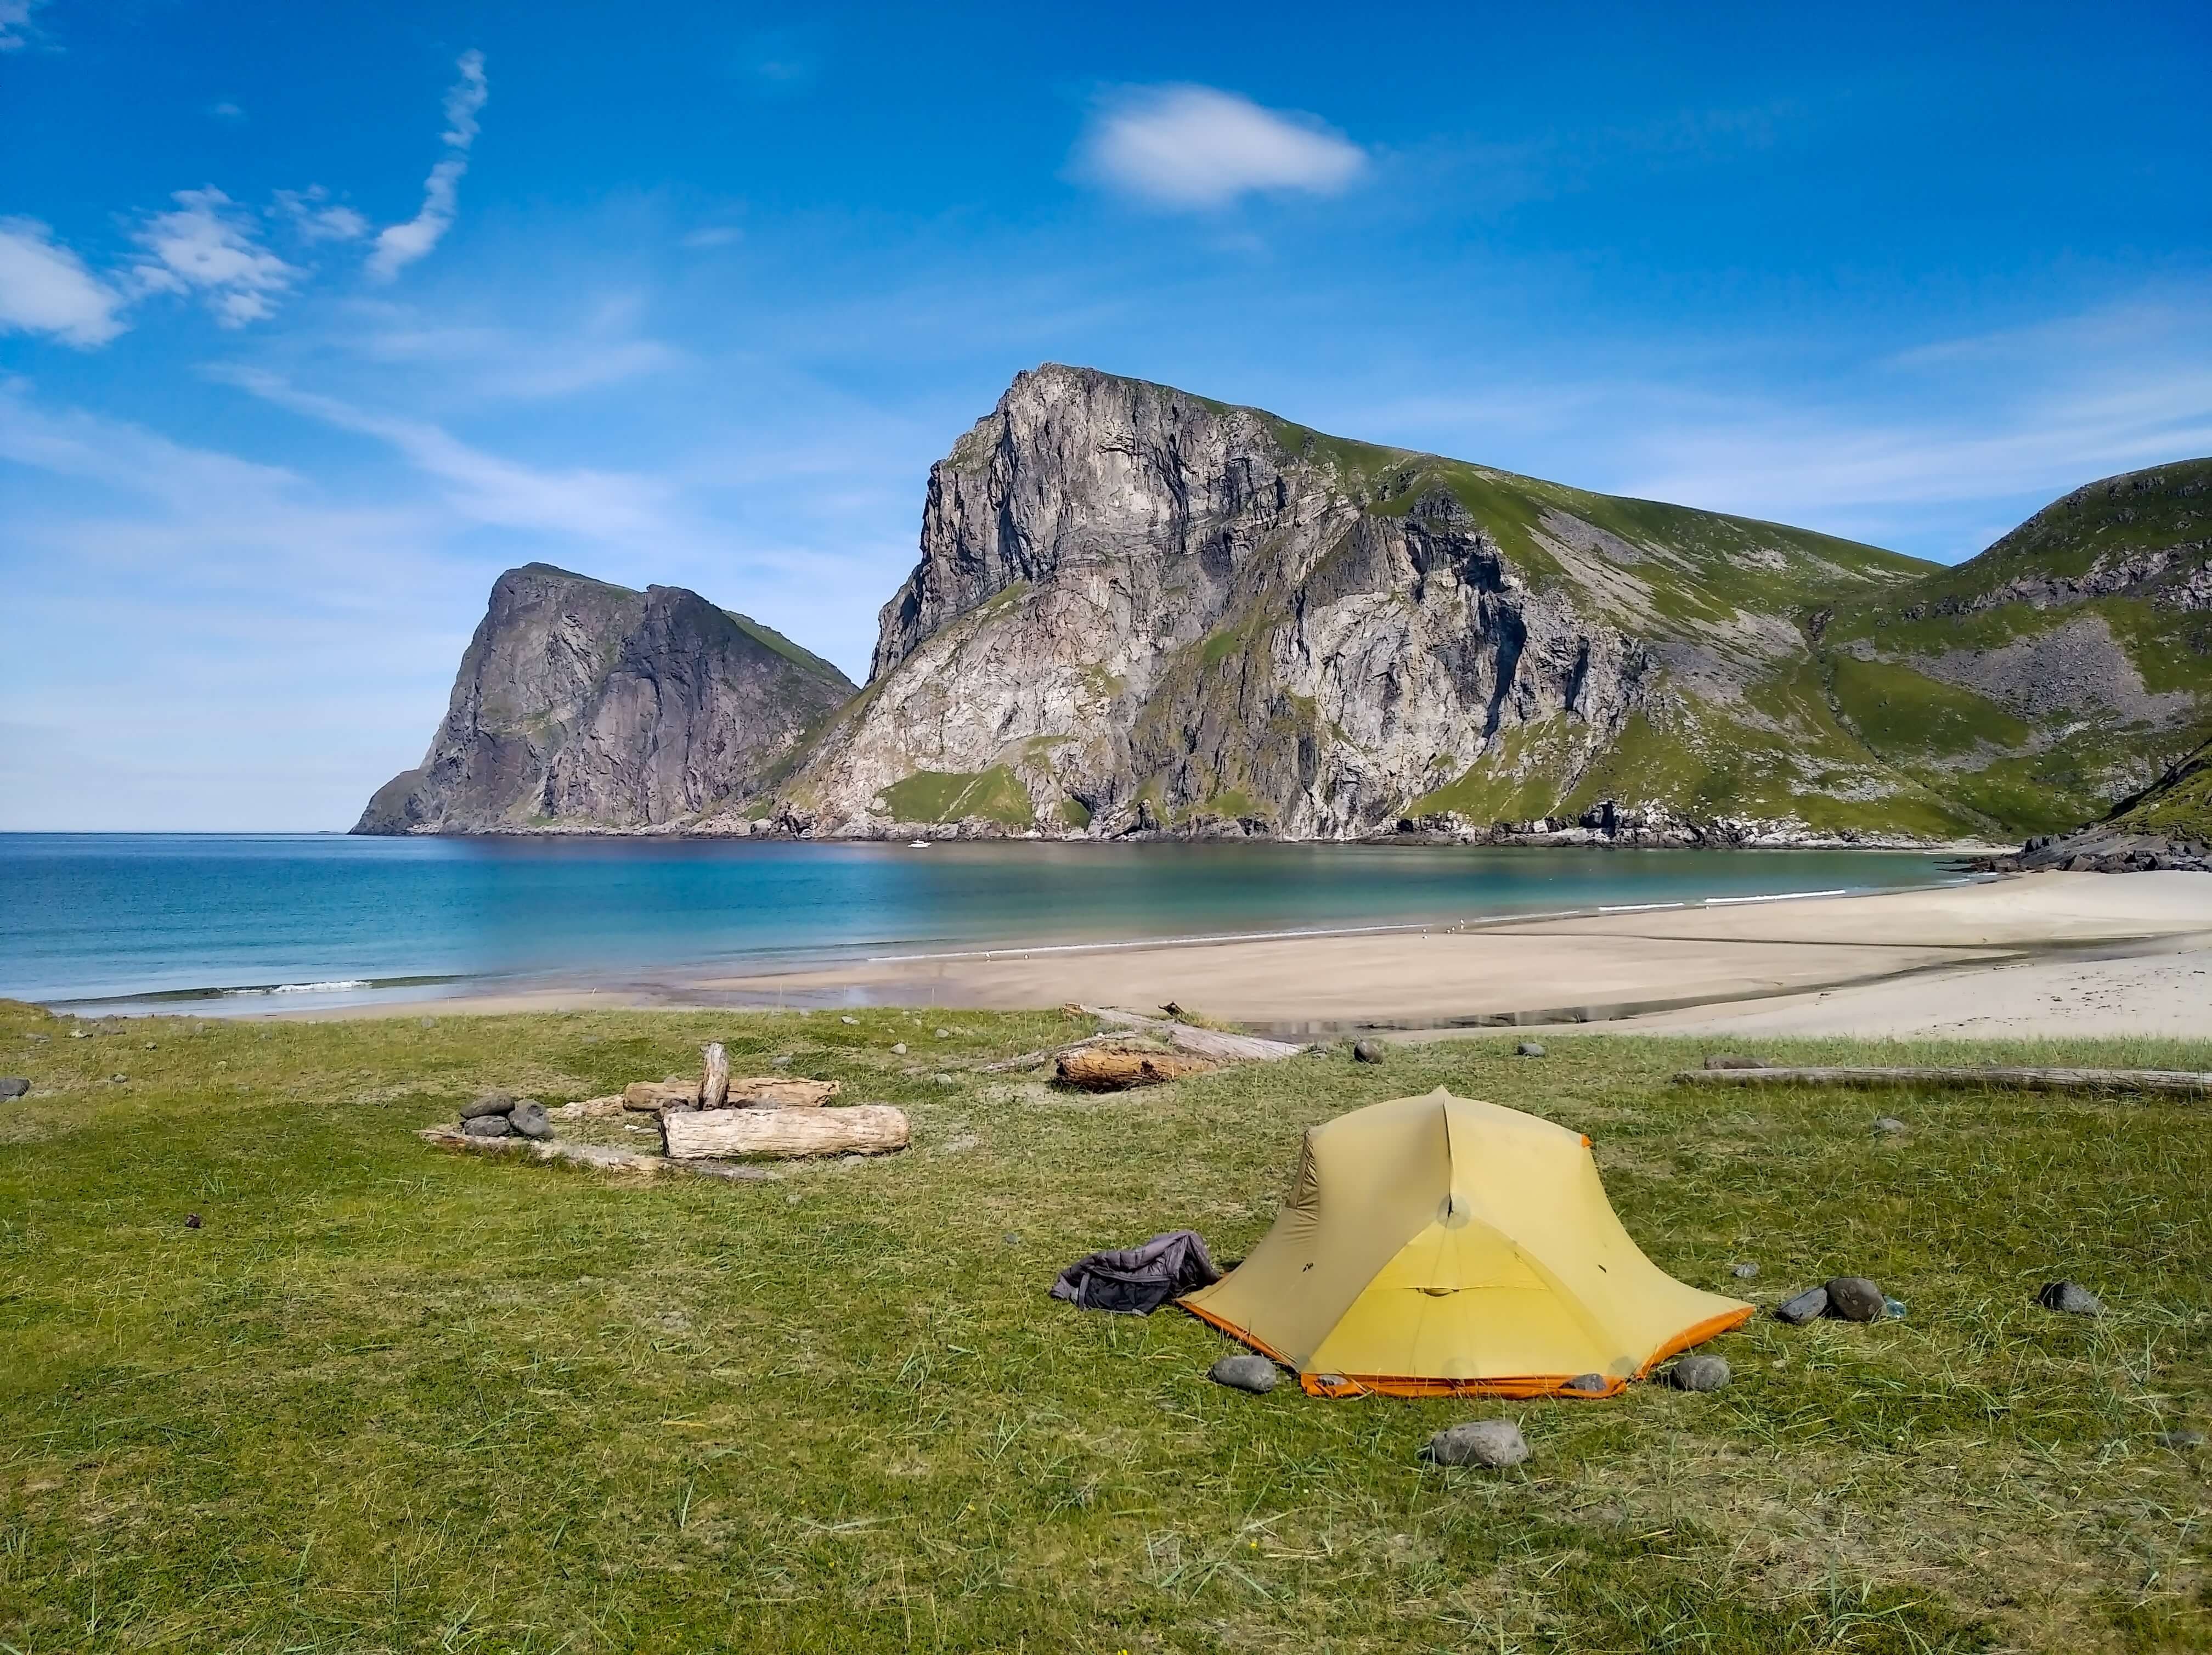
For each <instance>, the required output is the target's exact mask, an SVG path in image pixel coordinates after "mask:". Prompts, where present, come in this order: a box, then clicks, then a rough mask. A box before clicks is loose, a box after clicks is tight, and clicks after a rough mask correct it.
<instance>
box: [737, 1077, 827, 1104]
mask: <svg viewBox="0 0 2212 1655" xmlns="http://www.w3.org/2000/svg"><path fill="white" fill-rule="evenodd" d="M843 1090H844V1082H843V1081H842V1080H807V1079H806V1078H805V1076H803V1075H798V1074H748V1075H746V1076H745V1077H744V1079H742V1080H732V1081H731V1082H730V1089H729V1095H728V1097H727V1098H726V1099H725V1100H724V1101H725V1102H726V1104H727V1106H728V1107H730V1108H732V1109H740V1108H742V1109H819V1108H821V1107H822V1105H823V1104H826V1103H828V1102H829V1100H830V1099H831V1098H835V1097H836V1095H837V1094H838V1093H839V1092H842V1091H843Z"/></svg>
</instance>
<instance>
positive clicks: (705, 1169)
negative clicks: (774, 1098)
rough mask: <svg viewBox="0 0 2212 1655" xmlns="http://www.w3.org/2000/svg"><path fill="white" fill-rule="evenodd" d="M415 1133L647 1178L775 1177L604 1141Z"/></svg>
mask: <svg viewBox="0 0 2212 1655" xmlns="http://www.w3.org/2000/svg"><path fill="white" fill-rule="evenodd" d="M416 1136H417V1137H419V1138H421V1139H422V1141H423V1142H425V1143H427V1144H431V1145H434V1146H435V1147H437V1148H440V1149H450V1150H456V1151H458V1152H459V1153H463V1154H468V1155H519V1156H521V1157H523V1158H525V1159H529V1160H533V1161H574V1162H576V1163H578V1164H579V1165H584V1166H592V1167H597V1168H598V1169H599V1171H603V1172H630V1173H635V1174H637V1175H638V1176H640V1177H648V1178H650V1177H659V1176H660V1175H661V1174H662V1173H664V1172H681V1173H684V1174H687V1175H689V1176H690V1177H702V1178H730V1179H737V1180H741V1181H749V1182H757V1181H758V1180H760V1179H762V1178H773V1177H777V1176H779V1175H778V1174H776V1173H775V1172H773V1171H770V1170H769V1169H768V1168H767V1167H764V1166H731V1165H723V1164H720V1163H717V1162H714V1161H676V1160H671V1159H669V1158H668V1157H667V1156H665V1155H641V1154H637V1153H634V1152H632V1151H630V1150H627V1149H613V1148H610V1147H607V1146H606V1145H605V1144H577V1143H564V1142H562V1141H561V1140H559V1139H557V1138H556V1139H555V1140H554V1141H551V1142H550V1143H533V1142H532V1141H531V1140H529V1139H528V1138H471V1137H466V1136H464V1135H462V1134H460V1133H459V1132H455V1131H453V1129H451V1128H448V1127H439V1126H434V1127H427V1128H425V1129H423V1130H422V1131H421V1132H419V1133H417V1134H416Z"/></svg>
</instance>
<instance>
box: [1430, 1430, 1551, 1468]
mask: <svg viewBox="0 0 2212 1655" xmlns="http://www.w3.org/2000/svg"><path fill="white" fill-rule="evenodd" d="M1421 1457H1422V1458H1424V1459H1425V1460H1427V1461H1428V1462H1429V1463H1431V1464H1433V1465H1480V1466H1486V1467H1488V1468H1489V1469H1492V1470H1493V1471H1494V1470H1498V1469H1503V1468H1504V1467H1505V1466H1508V1465H1518V1464H1520V1463H1522V1461H1523V1460H1525V1459H1527V1458H1528V1439H1527V1438H1525V1437H1523V1436H1522V1434H1521V1427H1519V1426H1517V1425H1516V1424H1514V1423H1513V1421H1510V1420H1471V1421H1468V1423H1467V1424H1465V1425H1455V1426H1449V1427H1445V1428H1444V1429H1443V1430H1442V1431H1439V1432H1437V1433H1436V1435H1434V1436H1433V1437H1431V1438H1430V1439H1429V1441H1428V1445H1427V1446H1426V1447H1425V1448H1424V1449H1422V1450H1421Z"/></svg>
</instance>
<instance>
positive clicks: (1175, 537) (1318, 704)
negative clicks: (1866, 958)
mask: <svg viewBox="0 0 2212 1655" xmlns="http://www.w3.org/2000/svg"><path fill="white" fill-rule="evenodd" d="M1927 567H1928V566H1926V565H1923V564H1917V563H1913V562H1912V561H1911V560H1909V559H1905V558H1900V557H1895V556H1893V555H1892V554H1889V553H1886V552H1881V551H1875V550H1874V549H1872V548H1869V547H1864V546H1858V545H1851V544H1850V543H1848V542H1844V541H1838V540H1834V539H1831V538H1826V537H1824V536H1820V535H1815V534H1811V533H1808V532H1804V531H1801V530H1794V529H1789V528H1784V527H1781V526H1776V525H1771V524H1762V523H1753V522H1749V521H1747V520H1741V519H1734V518H1728V517H1723V516H1719V515H1717V514H1711V513H1703V512H1694V511H1688V510H1686V509H1683V508H1676V507H1668V506H1661V505H1656V504H1653V503H1650V502H1637V501H1622V500H1613V499H1609V498H1607V497H1606V496H1596V495H1590V494H1587V493H1584V492H1583V491H1580V490H1571V489H1565V488H1562V487H1559V485H1557V484H1548V483H1542V482H1540V481H1537V480H1536V479H1533V478H1519V477H1515V476H1511V475H1510V474H1507V473H1504V472H1494V471H1490V470H1486V469H1485V468H1482V467H1479V466H1474V465H1466V464H1463V463H1461V462H1457V461H1452V460H1446V459H1437V457H1435V456H1431V455H1425V454H1419V453H1408V452H1405V451H1401V450H1395V449H1387V448H1379V447H1371V446H1370V445H1366V444H1363V443H1357V442H1350V441H1343V440H1341V439H1337V438H1332V437H1328V436H1324V435H1321V434H1319V433H1317V432H1314V431H1310V430H1308V429H1304V428H1302V427H1298V426H1295V425H1291V424H1290V423H1286V422H1285V421H1282V420H1279V419H1277V418H1275V417H1273V416H1272V415H1268V414H1266V413H1263V412H1261V411H1258V410H1255V409H1249V408H1238V407H1231V406H1228V405H1223V404H1219V403H1215V402H1210V401H1208V400H1206V399H1202V398H1198V397H1194V396H1191V395H1188V394H1187V393H1185V392H1179V391H1175V390H1172V389H1170V388H1168V387H1165V386H1155V385H1150V384H1146V383H1143V382H1141V381H1137V380H1125V379H1119V378H1115V377H1114V376H1111V375H1109V374H1100V373H1097V372H1093V371H1091V370H1087V369H1080V368H1059V367H1050V366H1048V367H1046V368H1040V369H1038V370H1036V372H1034V373H1029V374H1023V375H1022V376H1021V377H1020V378H1018V380H1016V381H1015V382H1014V384H1013V386H1012V388H1011V389H1010V390H1008V392H1006V396H1005V397H1004V398H1003V399H1001V400H1000V404H999V406H998V407H997V409H996V410H995V411H994V412H993V413H992V414H991V415H989V416H988V417H987V418H985V419H984V420H982V421H981V423H978V424H977V425H976V426H975V429H973V430H971V431H970V432H969V433H968V435H965V436H964V437H963V438H962V439H961V440H960V441H959V442H958V443H957V445H955V447H954V448H953V450H952V452H951V454H950V455H949V456H948V457H947V458H946V459H944V460H943V461H940V462H939V464H938V465H936V466H935V467H933V469H932V472H931V474H930V480H929V491H928V497H927V504H926V507H925V509H924V514H923V520H922V534H921V558H920V561H919V563H918V564H917V566H916V567H915V570H914V573H913V574H912V575H910V576H909V577H908V581H906V583H905V585H904V586H903V587H901V589H900V590H899V592H898V593H896V595H895V596H894V597H893V598H892V599H891V601H890V603H889V604H887V605H884V610H883V611H882V615H881V617H880V621H879V635H878V642H877V646H876V651H875V658H874V666H873V671H872V676H871V682H870V685H869V687H868V690H867V691H866V692H865V694H864V695H863V696H862V697H860V698H859V699H858V700H857V701H855V702H854V703H853V705H851V706H850V707H848V709H846V711H845V713H844V714H843V715H842V716H841V717H840V718H839V719H838V720H837V721H836V722H835V724H834V725H833V726H832V727H830V729H829V731H828V732H827V733H826V734H825V736H824V737H823V740H822V742H821V743H820V745H818V746H817V748H816V749H815V751H814V753H813V756H812V757H811V758H810V759H809V760H808V761H807V763H806V764H805V765H804V766H803V767H802V769H801V770H799V773H798V774H797V775H796V776H794V777H793V780H792V781H791V782H790V783H789V784H788V786H787V788H786V789H785V790H784V794H783V800H784V802H785V804H786V805H787V806H788V807H789V810H790V812H791V818H792V819H797V820H802V821H806V822H810V823H811V825H812V827H813V831H817V832H847V833H867V832H874V831H884V830H885V829H886V828H887V827H888V826H889V825H890V824H897V823H921V822H942V821H948V820H957V819H963V818H974V819H975V820H978V821H981V822H990V823H995V824H997V825H999V826H1000V827H1003V828H1007V829H1016V830H1020V829H1027V828H1029V827H1030V826H1033V825H1034V826H1037V827H1040V828H1042V829H1043V830H1045V831H1089V832H1092V833H1109V832H1117V831H1126V830H1127V829H1130V828H1133V827H1139V828H1149V827H1164V828H1171V829H1180V830H1183V831H1201V832H1203V831H1253V832H1261V831H1264V832H1271V833H1277V834H1283V835H1287V836H1294V837H1346V836H1352V835H1357V834H1361V833H1365V832H1370V831H1375V830H1376V829H1378V828H1388V827H1389V825H1391V824H1393V823H1395V821H1396V820H1397V819H1398V818H1400V817H1401V816H1403V815H1407V814H1411V815H1415V816H1421V815H1439V814H1447V813H1452V812H1456V813H1459V814H1461V815H1463V816H1465V817H1467V818H1471V819H1479V820H1482V821H1485V822H1486V821H1488V820H1491V819H1493V818H1515V817H1520V818H1528V817H1536V816H1544V815H1548V814H1556V813H1558V812H1560V811H1562V810H1574V809H1579V808H1581V807H1582V806H1583V805H1584V804H1589V803H1594V802H1595V800H1598V799H1600V798H1604V799H1609V800H1615V801H1617V802H1618V803H1620V804H1622V805H1625V806H1636V805H1639V804H1648V805H1650V806H1654V807H1657V808H1662V809H1666V810H1670V811H1679V812H1688V813H1697V812H1700V811H1702V812H1705V813H1708V814H1714V813H1719V812H1721V811H1723V810H1734V811H1735V812H1745V811H1751V812H1757V811H1759V810H1760V809H1761V808H1762V807H1763V808H1765V809H1766V810H1767V812H1768V813H1770V814H1771V815H1774V816H1777V817H1789V818H1798V819H1807V820H1808V821H1809V822H1810V824H1812V825H1814V826H1816V827H1820V828H1832V829H1841V828H1849V827H1854V826H1869V827H1881V828H1891V827H1897V826H1900V825H1901V826H1902V827H1904V829H1905V831H1916V830H1917V831H1930V832H1945V831H1954V830H1955V826H1956V824H1955V823H1954V821H1953V820H1952V818H1950V817H1949V816H1948V814H1947V813H1946V812H1945V811H1944V810H1943V808H1942V805H1941V803H1940V801H1938V800H1933V799H1930V798H1929V797H1927V796H1926V795H1925V794H1924V793H1923V790H1921V789H1919V788H1917V785H1916V784H1913V783H1911V782H1909V781H1903V782H1901V781H1900V780H1899V778H1898V777H1897V776H1895V775H1894V774H1893V773H1892V772H1890V771H1888V770H1887V768H1886V767H1884V766H1883V765H1881V764H1880V763H1879V761H1877V760H1875V758H1874V757H1873V756H1872V755H1871V754H1870V753H1869V752H1868V751H1866V750H1865V748H1864V747H1863V745H1861V744H1860V743H1858V742H1857V740H1856V739H1853V738H1852V737H1851V736H1850V733H1848V732H1846V731H1844V729H1843V728H1841V727H1839V726H1838V723H1837V722H1836V721H1835V719H1834V718H1833V716H1832V713H1831V711H1830V709H1829V708H1828V706H1827V704H1826V702H1825V700H1824V698H1823V697H1822V696H1821V694H1820V687H1819V683H1818V676H1817V673H1816V672H1815V671H1814V660H1813V655H1812V652H1811V649H1810V647H1809V646H1808V642H1807V640H1806V638H1805V636H1803V634H1802V632H1801V630H1799V627H1798V625H1797V624H1796V614H1797V612H1798V611H1800V610H1801V609H1802V608H1805V607H1806V606H1808V605H1810V604H1812V603H1814V602H1817V601H1821V600H1824V599H1826V600H1832V599H1834V598H1835V597H1836V595H1837V594H1839V593H1857V592H1861V591H1864V590H1867V589H1869V588H1874V587H1882V586H1886V585H1888V584H1890V583H1893V582H1895V581H1899V580H1902V579H1905V578H1908V577H1910V576H1911V575H1914V574H1916V573H1917V572H1919V571H1921V570H1923V569H1926V568H1927ZM1900 794H1902V795H1905V796H1904V797H1902V798H1900V797H1899V796H1898V795H1900Z"/></svg>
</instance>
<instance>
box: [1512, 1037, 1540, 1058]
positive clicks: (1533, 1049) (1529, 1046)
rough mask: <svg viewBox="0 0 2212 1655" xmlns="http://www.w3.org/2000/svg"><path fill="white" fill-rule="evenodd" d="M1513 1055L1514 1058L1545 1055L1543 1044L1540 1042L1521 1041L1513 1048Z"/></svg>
mask: <svg viewBox="0 0 2212 1655" xmlns="http://www.w3.org/2000/svg"><path fill="white" fill-rule="evenodd" d="M1513 1055H1514V1056H1516V1057H1542V1056H1547V1053H1546V1052H1545V1050H1544V1043H1543V1042H1542V1041H1541V1040H1523V1041H1522V1043H1521V1044H1519V1045H1517V1046H1516V1047H1514V1048H1513Z"/></svg>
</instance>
